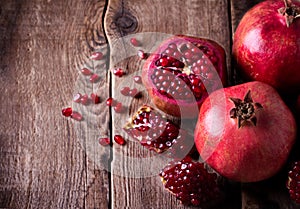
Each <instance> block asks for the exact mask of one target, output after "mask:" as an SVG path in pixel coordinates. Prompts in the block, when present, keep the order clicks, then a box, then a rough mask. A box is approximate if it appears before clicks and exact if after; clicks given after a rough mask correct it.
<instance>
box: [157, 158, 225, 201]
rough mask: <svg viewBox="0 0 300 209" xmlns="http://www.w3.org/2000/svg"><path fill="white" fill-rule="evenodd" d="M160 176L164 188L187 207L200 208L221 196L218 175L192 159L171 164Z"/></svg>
mask: <svg viewBox="0 0 300 209" xmlns="http://www.w3.org/2000/svg"><path fill="white" fill-rule="evenodd" d="M159 175H160V177H161V179H162V182H163V184H164V187H165V188H166V189H167V190H168V191H170V192H171V193H172V194H174V195H175V196H176V198H177V199H179V200H180V201H181V202H182V203H183V204H185V205H194V206H199V205H202V204H203V203H206V202H208V201H213V200H216V199H218V198H219V196H220V189H219V186H218V184H217V175H216V174H215V173H209V172H208V171H207V170H206V168H205V167H204V164H203V163H200V162H195V161H193V160H192V159H191V158H190V157H186V158H184V159H183V160H181V161H179V162H171V163H169V164H168V165H167V166H166V167H165V168H164V169H163V170H162V171H161V172H160V174H159Z"/></svg>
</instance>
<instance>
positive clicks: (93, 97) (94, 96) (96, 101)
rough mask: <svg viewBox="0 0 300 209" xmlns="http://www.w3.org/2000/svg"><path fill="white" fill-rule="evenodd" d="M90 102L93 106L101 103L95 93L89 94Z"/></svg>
mask: <svg viewBox="0 0 300 209" xmlns="http://www.w3.org/2000/svg"><path fill="white" fill-rule="evenodd" d="M91 100H92V101H93V103H94V104H99V103H100V102H101V100H100V97H99V96H98V95H97V94H95V93H91Z"/></svg>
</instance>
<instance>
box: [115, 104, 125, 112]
mask: <svg viewBox="0 0 300 209" xmlns="http://www.w3.org/2000/svg"><path fill="white" fill-rule="evenodd" d="M114 110H115V112H116V113H121V112H123V110H124V107H123V104H122V103H121V102H118V103H117V104H116V105H115V106H114Z"/></svg>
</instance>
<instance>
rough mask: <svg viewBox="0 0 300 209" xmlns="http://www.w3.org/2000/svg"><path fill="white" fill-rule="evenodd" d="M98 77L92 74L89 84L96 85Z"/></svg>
mask: <svg viewBox="0 0 300 209" xmlns="http://www.w3.org/2000/svg"><path fill="white" fill-rule="evenodd" d="M99 78H100V77H99V75H97V74H93V75H91V77H90V82H91V83H96V82H97V81H98V80H99Z"/></svg>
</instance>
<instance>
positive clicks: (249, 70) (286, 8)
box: [233, 0, 300, 94]
mask: <svg viewBox="0 0 300 209" xmlns="http://www.w3.org/2000/svg"><path fill="white" fill-rule="evenodd" d="M298 17H300V2H299V1H291V0H284V1H283V0H267V1H263V2H261V3H259V4H257V5H256V6H254V7H253V8H252V9H251V10H249V11H248V12H247V13H246V14H245V15H244V17H243V18H242V20H241V21H240V23H239V25H238V27H237V29H236V32H235V34H234V41H233V57H234V59H235V61H236V64H237V66H238V69H239V71H240V72H241V75H243V76H244V77H245V78H246V79H247V80H257V81H262V82H264V83H268V84H270V85H272V86H273V87H275V88H276V89H277V90H278V91H279V92H280V93H285V94H293V93H299V92H300V70H299V66H300V53H299V51H300V18H298Z"/></svg>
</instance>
